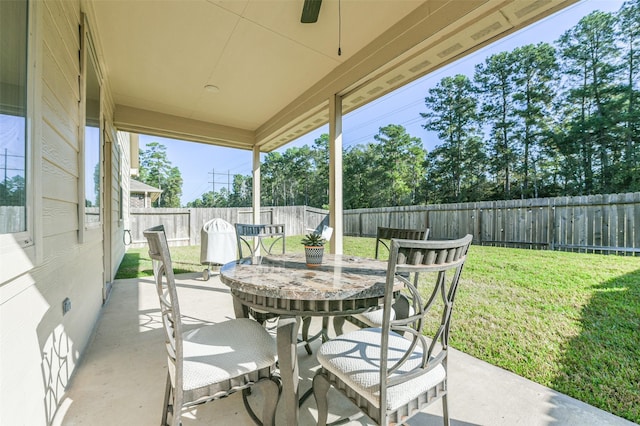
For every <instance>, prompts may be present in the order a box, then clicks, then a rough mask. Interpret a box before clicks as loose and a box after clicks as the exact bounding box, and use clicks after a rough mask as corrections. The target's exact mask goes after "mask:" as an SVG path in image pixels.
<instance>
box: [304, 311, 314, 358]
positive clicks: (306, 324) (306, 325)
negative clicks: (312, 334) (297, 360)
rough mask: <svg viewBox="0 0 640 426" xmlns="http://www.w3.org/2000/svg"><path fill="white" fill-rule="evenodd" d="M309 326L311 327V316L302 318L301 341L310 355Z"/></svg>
mask: <svg viewBox="0 0 640 426" xmlns="http://www.w3.org/2000/svg"><path fill="white" fill-rule="evenodd" d="M309 327H311V317H303V318H302V341H303V342H304V348H305V350H306V351H307V354H308V355H311V354H312V353H313V351H312V350H311V346H310V345H309Z"/></svg>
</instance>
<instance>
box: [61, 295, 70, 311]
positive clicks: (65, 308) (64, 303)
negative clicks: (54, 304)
mask: <svg viewBox="0 0 640 426" xmlns="http://www.w3.org/2000/svg"><path fill="white" fill-rule="evenodd" d="M70 310H71V300H69V298H68V297H67V298H66V299H64V300H63V301H62V315H65V314H66V313H67V312H69V311H70Z"/></svg>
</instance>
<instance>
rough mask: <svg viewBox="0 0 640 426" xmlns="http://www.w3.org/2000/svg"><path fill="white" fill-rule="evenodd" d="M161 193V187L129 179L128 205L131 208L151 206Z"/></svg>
mask: <svg viewBox="0 0 640 426" xmlns="http://www.w3.org/2000/svg"><path fill="white" fill-rule="evenodd" d="M160 194H162V189H158V188H156V187H154V186H151V185H147V184H146V183H142V182H140V181H137V180H135V179H133V178H131V179H129V207H130V208H132V209H138V208H141V209H143V208H148V207H152V204H151V203H154V202H155V201H156V200H157V199H158V198H160Z"/></svg>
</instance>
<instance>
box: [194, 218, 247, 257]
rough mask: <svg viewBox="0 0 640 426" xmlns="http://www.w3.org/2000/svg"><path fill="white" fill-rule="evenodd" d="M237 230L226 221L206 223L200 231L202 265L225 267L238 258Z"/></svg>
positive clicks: (218, 220)
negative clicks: (212, 264)
mask: <svg viewBox="0 0 640 426" xmlns="http://www.w3.org/2000/svg"><path fill="white" fill-rule="evenodd" d="M237 253H238V247H237V242H236V230H235V228H234V227H233V225H232V224H230V223H229V222H227V221H225V220H224V219H220V218H218V219H213V220H210V221H209V222H207V223H205V224H204V226H203V227H202V230H201V231H200V263H202V264H209V263H216V264H220V265H224V264H225V263H227V262H231V261H232V260H236V259H237V258H238V256H237Z"/></svg>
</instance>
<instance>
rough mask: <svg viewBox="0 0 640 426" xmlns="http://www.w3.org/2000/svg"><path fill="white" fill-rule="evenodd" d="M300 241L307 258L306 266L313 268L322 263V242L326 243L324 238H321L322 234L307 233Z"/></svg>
mask: <svg viewBox="0 0 640 426" xmlns="http://www.w3.org/2000/svg"><path fill="white" fill-rule="evenodd" d="M301 243H302V245H304V254H305V256H306V258H307V266H309V267H311V268H313V267H316V266H319V265H320V264H322V256H323V254H324V244H325V243H326V240H325V239H324V238H322V235H320V234H318V233H316V232H313V233H311V234H307V235H305V236H304V237H303V238H302V241H301Z"/></svg>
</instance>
